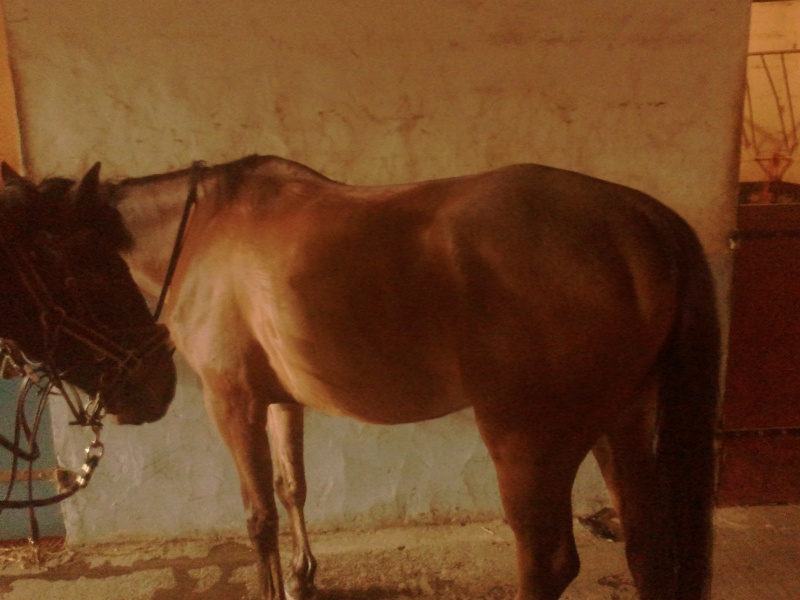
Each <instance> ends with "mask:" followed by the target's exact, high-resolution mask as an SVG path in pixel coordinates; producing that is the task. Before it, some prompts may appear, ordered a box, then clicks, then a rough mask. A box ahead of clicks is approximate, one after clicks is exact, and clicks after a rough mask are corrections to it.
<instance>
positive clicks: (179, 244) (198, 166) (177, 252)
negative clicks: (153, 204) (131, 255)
mask: <svg viewBox="0 0 800 600" xmlns="http://www.w3.org/2000/svg"><path fill="white" fill-rule="evenodd" d="M191 168H192V171H191V179H190V180H189V195H188V196H187V198H186V204H185V205H184V207H183V215H181V222H180V225H178V233H177V234H176V235H175V245H174V246H173V247H172V255H171V256H170V257H169V265H168V266H167V274H166V276H165V277H164V285H163V286H162V287H161V295H160V296H159V297H158V304H157V305H156V310H155V312H154V313H153V318H154V319H155V320H156V321H158V318H159V317H160V316H161V311H162V310H163V309H164V302H165V301H166V299H167V292H169V287H170V285H172V278H173V276H174V275H175V268H176V267H177V266H178V259H179V258H180V256H181V250H183V242H184V236H185V234H186V226H187V225H188V224H189V216H190V215H191V214H192V207H193V206H194V205H195V204H197V186H198V184H199V182H200V173H201V172H202V171H203V169H204V168H205V163H204V162H203V161H196V162H194V163H192V167H191Z"/></svg>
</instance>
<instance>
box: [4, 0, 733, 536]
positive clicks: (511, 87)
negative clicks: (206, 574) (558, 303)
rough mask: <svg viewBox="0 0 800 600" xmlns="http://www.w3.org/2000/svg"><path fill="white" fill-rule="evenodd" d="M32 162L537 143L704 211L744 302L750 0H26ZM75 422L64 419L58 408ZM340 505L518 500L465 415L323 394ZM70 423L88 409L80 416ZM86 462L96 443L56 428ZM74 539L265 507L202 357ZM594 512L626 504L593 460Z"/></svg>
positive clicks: (22, 103)
mask: <svg viewBox="0 0 800 600" xmlns="http://www.w3.org/2000/svg"><path fill="white" fill-rule="evenodd" d="M4 6H5V11H6V25H7V29H8V35H9V45H10V53H11V59H12V68H13V70H14V74H15V82H16V85H17V98H18V107H19V116H20V122H21V128H22V143H23V151H24V159H25V166H26V168H27V172H28V174H30V175H32V176H34V177H37V178H38V177H43V176H46V175H69V176H79V175H80V174H82V173H83V172H84V170H85V169H87V168H88V167H89V166H90V165H91V164H93V163H94V162H95V161H97V160H100V161H102V162H103V165H104V166H103V171H104V175H105V176H106V177H123V176H137V175H145V174H150V173H157V172H164V171H168V170H171V169H175V168H180V167H185V166H187V165H189V164H190V163H191V162H192V161H194V160H201V159H202V160H205V161H206V162H208V163H216V162H222V161H225V160H231V159H235V158H238V157H240V156H244V155H247V154H250V153H254V152H257V153H261V154H278V155H282V156H285V157H287V158H291V159H294V160H298V161H300V162H303V163H306V164H308V165H309V166H311V167H312V168H314V169H317V170H319V171H321V172H323V173H324V174H326V175H328V176H330V177H332V178H335V179H340V180H344V181H347V182H349V183H354V184H370V183H392V182H401V181H410V180H417V179H424V178H431V177H439V176H450V175H459V174H467V173H472V172H476V171H480V170H485V169H488V168H492V167H497V166H501V165H504V164H508V163H513V162H523V161H529V162H537V163H543V164H548V165H553V166H557V167H563V168H568V169H573V170H577V171H582V172H586V173H588V174H590V175H594V176H597V177H601V178H604V179H609V180H611V181H615V182H620V183H625V184H627V185H630V186H632V187H635V188H639V189H642V190H643V191H645V192H648V193H650V194H652V195H653V196H655V197H657V198H659V199H661V200H663V201H664V202H665V203H667V204H669V205H671V206H673V207H674V208H675V209H677V210H678V211H679V212H681V213H682V214H683V215H684V216H685V217H686V218H687V219H688V220H689V221H690V222H691V223H692V224H693V225H694V226H695V227H696V228H697V229H698V231H699V233H700V235H701V237H702V239H703V242H704V244H705V246H706V248H707V250H708V252H709V256H710V258H711V260H712V263H713V266H714V269H715V273H716V275H717V278H718V283H719V289H720V297H721V307H722V309H723V313H724V312H725V306H726V299H727V294H728V287H729V270H730V254H729V250H728V246H727V237H728V233H729V231H730V230H731V229H732V228H733V224H734V219H735V211H734V197H735V194H734V186H735V182H736V168H737V165H738V155H737V147H738V141H739V137H738V134H739V129H738V128H739V125H740V123H741V89H742V81H743V73H744V61H745V53H746V49H747V31H748V15H749V2H748V1H747V0H735V1H733V2H732V1H731V0H676V1H674V2H670V3H664V2H659V1H657V0H644V1H643V2H640V3H638V4H637V6H636V8H635V9H634V8H631V7H630V5H627V4H625V3H610V2H596V1H595V0H569V1H560V2H550V1H544V2H528V1H521V0H499V1H493V2H484V1H480V0H442V1H440V2H435V3H434V2H427V1H422V0H410V1H408V2H403V3H379V4H376V3H374V2H371V1H367V0H336V1H330V0H307V1H306V2H303V3H296V2H289V1H288V0H274V1H271V2H254V1H252V0H229V1H227V2H225V3H212V2H204V1H201V0H175V1H173V2H162V1H160V0H138V1H137V2H129V3H116V2H113V3H112V2H95V1H90V0H61V1H59V2H58V3H54V2H37V1H33V0H6V1H5V2H4ZM55 421H56V422H58V421H59V416H58V415H55ZM308 421H309V424H308V427H307V434H306V438H307V446H308V450H307V465H308V475H309V484H310V492H309V503H308V510H307V515H308V518H309V521H310V522H311V523H312V524H316V525H320V526H322V525H326V526H327V525H348V524H352V523H354V522H356V521H358V522H359V523H361V524H363V523H378V522H402V521H404V520H415V519H421V520H425V519H430V518H435V519H447V518H453V517H455V516H462V515H477V514H481V515H497V514H499V510H500V507H499V499H498V495H497V492H496V489H495V477H494V473H493V470H492V467H491V464H490V461H489V459H488V457H487V455H486V452H485V450H484V449H483V446H482V444H481V442H480V439H479V437H478V434H477V432H476V431H475V428H474V426H473V423H472V415H471V413H469V412H468V411H467V412H463V413H459V414H456V415H452V416H450V417H446V418H444V419H441V420H437V421H433V422H430V423H422V424H418V425H409V426H401V427H395V428H382V427H377V426H366V425H362V424H358V423H354V422H350V421H346V420H342V419H334V418H329V417H325V416H322V415H317V414H310V415H309V418H308ZM61 422H64V421H63V420H62V421H61ZM55 434H56V443H57V448H59V454H60V456H61V458H62V460H63V461H65V462H67V463H68V464H72V465H75V464H79V462H80V459H81V453H82V450H83V446H85V440H84V439H80V437H81V436H80V433H79V432H78V433H76V432H73V431H67V430H66V429H65V428H60V427H58V426H56V432H55ZM104 436H105V438H104V439H105V441H106V446H107V452H106V457H105V458H104V460H103V464H102V465H101V468H100V470H99V471H98V472H97V474H96V476H95V478H94V480H93V482H92V486H91V487H90V488H89V489H88V490H87V491H86V492H84V493H82V494H80V495H79V496H78V497H76V498H75V499H74V500H73V501H70V502H69V503H66V504H65V505H64V511H65V517H66V521H67V529H68V532H69V533H68V535H69V536H70V538H71V539H73V540H96V539H105V538H109V537H114V536H120V535H137V534H149V533H153V532H157V533H159V534H167V533H169V534H174V535H177V534H187V533H192V532H196V531H208V530H225V529H234V530H237V531H241V530H242V528H243V527H244V524H243V520H242V509H241V508H240V503H239V498H238V484H237V480H236V476H235V473H234V471H233V467H232V462H231V460H230V458H229V457H228V455H227V452H226V450H225V449H224V448H223V446H222V443H221V442H220V441H219V439H218V436H217V434H216V432H215V431H214V430H213V427H212V425H211V424H210V422H209V420H208V419H207V418H206V417H205V415H204V413H203V408H202V402H201V400H200V397H199V388H198V385H197V382H196V380H195V379H194V377H193V376H192V375H191V374H190V373H188V372H186V370H185V369H183V373H182V376H181V383H180V389H179V393H178V398H177V399H176V401H175V403H174V405H173V408H172V409H171V411H170V413H169V415H168V416H167V417H166V418H165V419H164V420H163V421H162V422H160V423H156V424H153V425H148V426H146V427H142V428H139V429H129V428H114V427H108V428H106V431H105V432H104ZM575 499H576V509H577V510H579V511H585V510H590V509H591V508H594V507H598V506H599V505H601V504H602V503H603V502H604V501H605V496H604V490H603V487H602V485H601V483H600V481H599V476H598V474H597V471H596V468H594V466H593V465H592V464H591V463H587V464H586V465H584V469H583V470H582V472H581V474H580V476H579V478H578V483H577V486H576V493H575Z"/></svg>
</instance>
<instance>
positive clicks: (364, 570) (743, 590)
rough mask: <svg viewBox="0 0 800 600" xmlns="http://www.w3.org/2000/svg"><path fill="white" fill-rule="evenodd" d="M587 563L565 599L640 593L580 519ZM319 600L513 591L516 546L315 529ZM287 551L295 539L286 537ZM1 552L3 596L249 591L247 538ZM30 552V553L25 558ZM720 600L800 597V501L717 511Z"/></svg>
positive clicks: (460, 535)
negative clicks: (35, 559)
mask: <svg viewBox="0 0 800 600" xmlns="http://www.w3.org/2000/svg"><path fill="white" fill-rule="evenodd" d="M575 534H576V539H577V542H578V548H579V552H580V554H581V560H582V563H583V565H582V570H581V574H580V576H579V578H578V579H577V580H576V581H575V582H574V583H573V584H572V586H571V587H570V588H569V590H568V591H567V592H566V593H565V595H564V599H565V600H600V599H603V600H633V599H634V598H635V594H634V592H633V588H632V586H631V584H630V578H629V575H628V573H627V570H626V568H625V565H624V558H623V546H622V544H616V543H612V542H607V541H602V540H599V539H596V538H594V537H593V536H591V535H590V534H589V533H588V532H587V531H586V530H585V529H584V528H583V527H581V526H580V525H577V524H576V527H575ZM312 542H313V544H314V548H315V553H316V555H317V558H318V560H319V573H318V576H317V583H318V586H319V589H320V591H319V593H318V594H317V599H316V600H395V599H396V600H399V599H401V598H402V599H405V598H414V597H429V598H437V599H441V600H467V599H468V600H481V599H487V600H488V599H492V600H494V599H496V600H500V599H504V600H506V599H508V600H510V599H511V598H512V597H513V591H514V561H513V544H512V539H511V534H510V531H509V530H508V528H507V527H506V526H505V525H504V524H503V523H502V522H500V521H491V522H481V523H467V524H463V525H462V524H455V525H442V526H414V527H403V528H394V529H383V530H378V531H371V532H353V531H347V532H333V533H318V534H314V535H312ZM282 543H284V544H285V546H286V548H285V550H284V556H285V557H288V552H289V545H290V540H288V539H283V540H282ZM16 552H17V553H18V555H17V556H12V555H11V554H9V553H8V552H5V553H4V552H2V551H0V598H2V600H46V599H47V600H49V599H50V598H53V599H55V598H58V599H59V600H78V599H80V600H87V599H91V600H234V599H236V600H240V599H249V598H253V597H254V587H255V568H254V566H253V555H252V552H251V551H250V548H249V545H248V543H247V541H246V540H245V539H244V538H218V537H217V538H203V539H193V540H149V541H139V542H129V543H120V544H113V545H112V544H107V545H97V546H83V547H78V548H68V549H62V550H59V551H54V552H53V551H45V552H44V559H45V562H44V564H43V566H42V567H34V566H32V565H30V564H26V562H27V561H26V554H25V553H23V552H20V551H19V550H17V551H16ZM27 558H30V555H27ZM713 599H714V600H800V506H794V505H792V506H773V507H751V508H732V509H723V510H720V511H718V513H717V517H716V561H715V583H714V591H713Z"/></svg>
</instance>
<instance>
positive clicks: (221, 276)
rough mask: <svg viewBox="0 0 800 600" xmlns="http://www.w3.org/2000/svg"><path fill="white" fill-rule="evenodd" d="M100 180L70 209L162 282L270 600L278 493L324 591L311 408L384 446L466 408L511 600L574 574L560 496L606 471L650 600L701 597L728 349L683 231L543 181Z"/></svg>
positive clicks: (306, 564)
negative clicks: (509, 537) (487, 469)
mask: <svg viewBox="0 0 800 600" xmlns="http://www.w3.org/2000/svg"><path fill="white" fill-rule="evenodd" d="M98 170H99V164H97V165H95V167H93V168H92V170H90V171H89V173H88V174H87V175H86V178H85V179H84V181H86V180H87V179H88V180H89V181H90V182H93V183H90V184H88V185H86V184H85V185H84V186H82V190H81V192H80V193H83V194H90V195H91V194H95V195H97V196H99V197H100V198H101V202H104V203H106V204H107V205H108V206H113V207H115V208H116V209H117V210H118V211H119V213H120V214H121V215H122V220H123V222H124V224H125V226H126V228H127V229H128V231H129V232H130V234H131V236H132V238H133V240H134V245H133V247H132V248H130V249H127V250H125V252H124V257H125V259H126V261H127V262H128V264H129V266H130V268H131V271H132V273H133V275H134V277H135V278H136V280H137V283H138V284H139V286H140V288H141V289H143V290H144V291H145V292H148V293H150V294H152V295H155V294H157V293H158V291H159V290H161V289H162V286H164V284H165V281H166V282H167V283H168V284H169V293H168V295H167V296H166V301H165V311H164V319H165V322H166V324H167V325H168V326H169V329H170V331H171V334H172V337H173V339H174V342H175V344H176V347H177V349H178V350H179V351H180V353H181V354H182V355H183V356H184V357H185V359H186V361H187V362H188V364H189V365H190V366H191V367H192V368H193V369H194V371H195V372H196V373H197V374H198V376H199V377H200V379H201V382H202V386H203V394H204V400H205V404H206V407H207V409H208V412H209V414H210V415H211V417H212V418H213V420H214V421H215V423H216V425H217V427H218V429H219V431H220V433H221V436H222V438H223V440H224V441H225V443H226V444H227V446H228V448H229V449H230V452H231V453H232V456H233V459H234V462H235V464H236V468H237V472H238V475H239V478H240V482H241V491H242V497H243V501H244V504H245V507H246V509H247V512H248V521H247V528H248V533H249V536H250V538H251V540H252V542H253V544H254V547H255V550H256V554H257V566H258V573H259V582H260V589H261V594H262V595H263V598H264V599H265V600H283V599H284V598H286V597H287V595H286V591H285V587H284V581H283V578H282V573H281V566H280V558H279V555H278V544H277V520H278V516H277V512H276V505H275V499H274V494H273V492H277V495H278V497H279V498H280V499H281V500H282V502H283V503H284V504H285V506H286V507H287V510H288V512H289V514H290V517H291V521H292V526H293V532H294V535H295V550H294V555H293V558H292V561H291V572H290V573H289V574H288V577H287V584H286V590H288V592H289V597H292V596H293V597H294V598H295V599H296V600H306V599H307V598H310V597H311V595H312V594H313V577H314V569H315V562H314V559H313V556H312V554H311V551H310V549H309V546H308V539H307V536H306V534H305V526H304V523H303V503H304V501H305V494H306V488H305V480H304V475H303V464H302V410H301V408H300V407H303V406H305V407H312V408H316V409H319V410H322V411H324V412H327V413H330V414H334V415H345V416H348V417H352V418H355V419H360V420H362V421H365V422H369V423H378V424H387V425H391V424H399V423H410V422H418V421H422V420H426V419H433V418H436V417H439V416H442V415H445V414H448V413H451V412H453V411H456V410H459V409H461V408H464V407H467V406H472V407H473V409H474V413H475V420H476V422H477V426H478V428H479V431H480V435H481V437H482V439H483V441H484V442H485V444H486V446H487V448H488V451H489V455H490V456H491V459H492V461H493V463H494V466H495V469H496V473H497V479H498V483H499V489H500V495H501V500H502V504H503V508H504V511H505V514H506V517H507V519H508V523H509V525H510V527H511V529H512V530H513V533H514V536H515V540H516V556H517V563H518V592H517V595H516V598H517V600H555V599H556V598H559V597H560V596H561V594H562V593H563V591H564V590H565V589H566V587H567V586H568V585H569V583H570V582H571V581H572V580H573V578H574V577H575V576H576V574H577V572H578V570H579V557H578V553H577V549H576V546H575V542H574V539H573V532H572V527H573V519H572V511H571V488H572V484H573V480H574V478H575V475H576V471H577V469H578V466H579V465H580V464H581V462H582V460H583V459H584V457H585V456H586V455H587V453H588V452H590V451H591V450H592V449H594V451H595V453H596V455H597V456H598V461H599V463H600V466H601V470H602V472H603V475H604V477H605V480H606V482H607V484H608V487H609V489H610V492H611V496H612V498H613V500H614V503H615V506H616V508H617V510H618V511H619V513H620V516H621V520H622V523H623V528H624V535H625V539H626V553H627V558H628V564H629V566H630V570H631V573H632V575H633V578H634V580H635V583H636V585H637V587H638V590H639V593H640V595H641V598H643V599H644V600H656V599H658V600H664V599H672V600H677V599H680V600H700V599H704V598H707V597H708V590H709V587H710V583H709V582H710V565H711V551H712V548H711V546H712V543H711V542H712V524H711V515H712V505H713V493H714V474H715V453H714V431H715V425H716V419H717V397H718V378H719V361H720V350H719V344H720V340H719V338H720V332H719V324H718V317H717V310H716V303H715V292H714V285H713V279H712V276H711V273H710V269H709V266H708V264H707V261H706V257H705V255H704V252H703V249H702V247H701V244H700V242H699V241H698V238H697V236H696V235H695V233H694V231H693V230H692V228H691V227H690V226H689V225H688V224H687V223H686V222H685V221H684V220H683V219H682V218H681V217H680V216H678V215H677V214H676V213H675V212H674V211H672V210H671V209H669V208H667V207H666V206H665V205H663V204H661V203H660V202H658V201H656V200H655V199H653V198H651V197H649V196H647V195H646V194H644V193H641V192H639V191H636V190H633V189H630V188H628V187H624V186H622V185H617V184H614V183H609V182H606V181H602V180H599V179H595V178H592V177H589V176H586V175H582V174H578V173H574V172H570V171H565V170H559V169H555V168H550V167H546V166H540V165H531V164H523V165H512V166H508V167H504V168H499V169H496V170H493V171H489V172H486V173H481V174H476V175H469V176H463V177H454V178H447V179H439V180H431V181H423V182H416V183H407V184H399V185H387V186H371V187H362V186H352V185H347V184H344V183H340V182H337V181H333V180H331V179H328V178H327V177H325V176H323V175H321V174H319V173H317V172H315V171H313V170H312V169H310V168H308V167H306V166H304V165H301V164H299V163H296V162H293V161H290V160H286V159H283V158H278V157H273V156H251V157H246V158H243V159H240V160H237V161H234V162H230V163H227V164H222V165H218V166H214V167H207V166H204V165H195V166H193V167H192V168H189V169H184V170H180V171H175V172H172V173H166V174H159V175H154V176H149V177H142V178H135V179H125V180H123V181H119V182H102V183H101V182H100V181H99V175H98ZM184 215H186V217H187V218H185V219H184V218H183V216H184ZM176 239H177V241H178V243H177V244H175V243H174V242H175V240H176ZM173 249H174V250H175V252H173ZM171 256H177V257H179V258H178V260H177V266H176V268H175V270H174V277H172V275H171V273H172V272H173V271H172V269H171V268H170V263H171V262H172V263H173V264H175V263H174V261H171V260H170V257H171ZM268 429H269V431H270V434H271V435H270V436H268V434H267V430H268ZM270 437H271V438H272V446H273V447H272V449H271V448H270ZM273 462H275V468H274V474H273ZM273 479H274V483H273Z"/></svg>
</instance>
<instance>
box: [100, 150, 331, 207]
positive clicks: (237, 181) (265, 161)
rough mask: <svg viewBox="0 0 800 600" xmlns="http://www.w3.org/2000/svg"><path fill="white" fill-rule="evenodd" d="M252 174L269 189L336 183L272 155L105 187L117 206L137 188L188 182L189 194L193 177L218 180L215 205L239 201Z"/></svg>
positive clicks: (199, 166) (198, 165)
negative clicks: (271, 184) (298, 183)
mask: <svg viewBox="0 0 800 600" xmlns="http://www.w3.org/2000/svg"><path fill="white" fill-rule="evenodd" d="M251 174H252V175H257V176H260V177H263V178H264V180H265V181H264V185H265V186H267V185H269V182H268V181H267V180H272V181H273V182H274V184H275V185H276V186H279V185H280V184H281V183H282V182H285V181H287V180H291V181H305V182H325V183H336V182H334V181H333V180H331V179H329V178H328V177H325V176H324V175H322V174H321V173H318V172H317V171H314V170H313V169H311V168H309V167H307V166H305V165H303V164H301V163H298V162H295V161H293V160H289V159H285V158H281V157H279V156H273V155H259V154H252V155H249V156H245V157H243V158H239V159H236V160H233V161H230V162H225V163H219V164H216V165H212V166H208V165H206V164H205V163H204V162H200V161H198V162H195V163H193V164H192V165H191V166H189V167H185V168H183V169H178V170H175V171H169V172H167V173H157V174H154V175H145V176H142V177H128V178H125V179H120V180H118V181H107V182H106V184H104V185H105V187H106V192H105V194H106V197H107V198H108V199H109V201H110V202H111V204H113V205H117V204H119V202H120V201H122V200H123V199H124V198H125V197H126V196H127V195H128V194H129V193H130V192H131V191H133V190H135V189H136V188H141V187H145V186H159V185H165V186H170V185H171V184H177V183H180V182H185V185H186V193H187V194H188V192H189V182H190V181H191V178H192V177H197V179H198V181H200V182H202V180H203V179H205V178H206V177H213V178H215V179H216V181H217V183H218V185H219V186H220V189H221V190H223V193H221V194H219V195H218V196H217V197H216V198H215V201H216V202H219V203H223V204H224V203H226V202H227V201H234V200H235V199H236V198H237V192H238V190H239V188H240V186H241V185H242V184H243V183H244V181H245V180H246V175H251Z"/></svg>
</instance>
